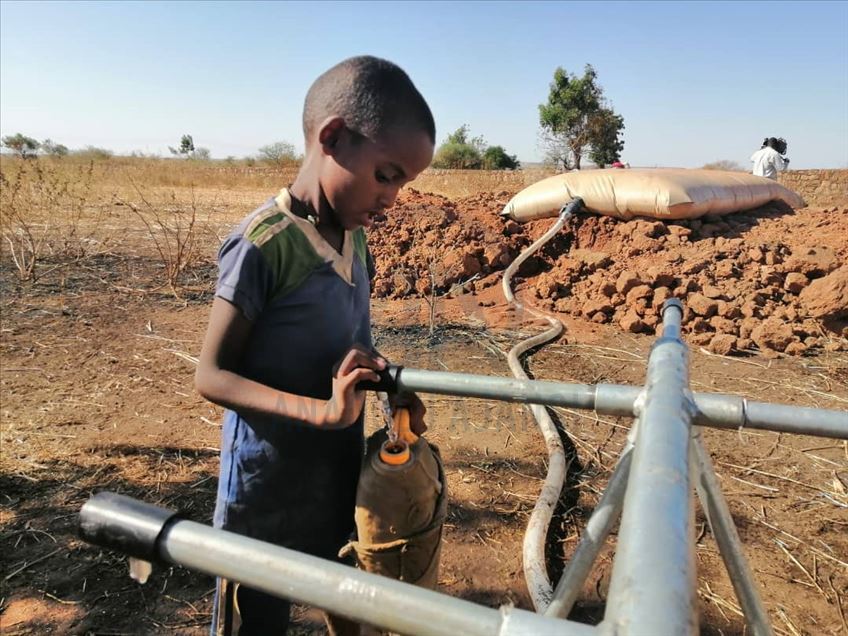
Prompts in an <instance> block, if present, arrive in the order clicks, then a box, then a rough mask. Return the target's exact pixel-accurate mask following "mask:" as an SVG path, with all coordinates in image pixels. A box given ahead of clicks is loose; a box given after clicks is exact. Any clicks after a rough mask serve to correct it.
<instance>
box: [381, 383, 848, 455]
mask: <svg viewBox="0 0 848 636" xmlns="http://www.w3.org/2000/svg"><path fill="white" fill-rule="evenodd" d="M397 387H398V389H399V390H401V391H411V392H415V393H435V394H439V395H454V396H459V397H470V398H482V399H487V400H499V401H502V402H516V403H520V404H544V405H546V406H563V407H567V408H578V409H587V410H592V411H595V412H596V413H598V414H600V415H618V416H625V417H634V416H638V412H637V409H636V405H637V400H638V398H639V395H640V394H641V393H642V389H641V388H640V387H634V386H630V385H627V384H571V383H567V382H551V381H547V380H517V379H515V378H509V377H497V376H488V375H476V374H472V373H451V372H448V371H428V370H424V369H412V368H407V367H403V368H401V369H400V370H399V372H398V375H397ZM693 399H694V403H695V412H694V413H693V423H695V424H697V425H699V426H711V427H714V428H730V429H741V428H753V429H760V430H768V431H777V432H783V433H797V434H799V435H814V436H818V437H833V438H836V439H848V412H846V411H837V410H835V409H822V408H811V407H804V406H791V405H788V404H771V403H767V402H754V401H751V400H748V399H747V398H744V397H741V396H738V395H727V394H721V393H694V394H693Z"/></svg>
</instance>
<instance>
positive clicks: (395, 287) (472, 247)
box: [368, 190, 529, 298]
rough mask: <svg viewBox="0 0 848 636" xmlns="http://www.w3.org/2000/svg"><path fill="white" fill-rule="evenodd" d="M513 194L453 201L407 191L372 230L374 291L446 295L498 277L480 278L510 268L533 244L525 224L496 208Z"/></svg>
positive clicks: (383, 294)
mask: <svg viewBox="0 0 848 636" xmlns="http://www.w3.org/2000/svg"><path fill="white" fill-rule="evenodd" d="M510 196H511V194H510V193H509V192H502V193H497V194H482V195H476V196H473V197H470V198H467V199H462V200H461V201H460V202H457V203H454V202H452V201H450V200H449V199H447V198H445V197H442V196H439V195H434V194H421V193H419V192H417V191H415V190H408V191H406V192H405V194H404V196H403V198H402V199H401V202H400V203H399V204H398V205H397V206H396V207H395V208H394V209H392V210H391V211H390V212H389V213H388V214H387V215H385V216H382V217H380V218H378V219H377V221H376V223H375V225H374V227H373V228H372V229H371V231H370V232H369V237H368V245H369V247H370V249H371V253H372V254H373V256H374V259H375V261H376V263H377V266H378V269H377V276H376V278H375V280H374V293H375V295H376V296H377V297H378V298H403V297H406V296H410V295H422V296H426V295H428V294H431V293H436V294H444V293H446V292H449V291H450V290H451V289H453V288H455V286H456V285H463V283H464V285H463V289H465V290H470V291H474V290H475V289H477V288H479V287H480V286H481V285H482V286H488V285H491V284H493V283H494V282H496V281H495V280H494V279H489V280H486V281H485V282H484V283H481V282H479V281H480V279H485V278H487V277H488V275H489V274H491V273H493V272H498V271H501V270H503V269H504V268H506V266H507V265H509V264H510V263H511V262H512V260H513V259H514V258H515V257H516V256H517V255H518V253H519V251H520V250H521V249H522V248H523V247H525V246H526V245H529V240H528V239H527V237H526V236H525V232H524V228H523V227H522V226H520V225H519V224H518V223H515V222H514V221H507V222H504V221H503V220H502V219H500V218H499V217H498V216H497V215H496V214H493V213H492V209H493V208H495V207H497V206H498V205H500V206H501V207H502V206H503V202H505V201H508V200H509V197H510Z"/></svg>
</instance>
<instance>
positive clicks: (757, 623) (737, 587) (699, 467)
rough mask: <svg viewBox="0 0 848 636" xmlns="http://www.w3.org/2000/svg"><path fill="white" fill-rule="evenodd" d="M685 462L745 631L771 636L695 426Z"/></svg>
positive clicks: (737, 536)
mask: <svg viewBox="0 0 848 636" xmlns="http://www.w3.org/2000/svg"><path fill="white" fill-rule="evenodd" d="M689 461H690V462H691V464H692V468H693V470H692V475H693V477H694V481H695V487H696V490H697V492H698V498H699V499H700V501H701V508H702V509H703V510H704V514H705V515H706V517H707V521H708V522H709V524H710V530H711V531H712V533H713V536H714V537H715V540H716V543H718V547H719V552H720V553H721V557H722V559H723V560H724V566H725V567H726V568H727V572H728V574H729V575H730V582H731V583H732V584H733V591H734V592H736V598H738V599H739V604H740V605H741V606H742V613H743V614H744V615H745V622H746V624H747V625H748V630H749V632H750V633H751V634H753V636H771V634H772V633H773V632H772V629H771V625H770V624H769V619H768V614H767V613H766V609H765V607H764V606H763V602H762V600H761V599H760V595H759V592H758V591H757V584H756V582H755V581H754V575H753V574H751V569H750V568H749V567H748V562H747V561H746V560H745V555H744V554H743V552H742V541H741V540H740V539H739V533H738V532H736V526H735V525H734V523H733V517H732V516H731V515H730V508H728V507H727V502H726V501H725V499H724V495H723V494H722V492H721V487H720V486H719V483H718V477H717V476H716V473H715V469H714V468H713V463H712V460H710V454H709V453H708V452H707V449H706V448H704V442H703V440H702V439H701V431H700V429H699V428H698V427H697V426H694V427H692V439H691V442H690V459H689Z"/></svg>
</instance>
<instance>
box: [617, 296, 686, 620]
mask: <svg viewBox="0 0 848 636" xmlns="http://www.w3.org/2000/svg"><path fill="white" fill-rule="evenodd" d="M682 315H683V307H682V305H681V304H680V301H679V300H677V299H671V300H669V301H667V302H666V304H665V306H664V308H663V335H662V337H661V338H660V339H659V340H657V342H656V343H655V344H654V346H653V349H652V350H651V355H650V357H649V358H648V378H647V380H648V381H647V385H646V393H645V403H644V408H643V409H642V411H641V413H640V415H639V423H638V431H637V434H636V442H635V449H634V451H633V465H632V466H631V467H630V476H629V480H628V485H627V493H626V495H625V497H624V511H623V514H622V519H621V527H620V530H619V535H618V537H619V538H618V550H617V552H616V555H615V560H614V562H613V570H612V579H611V581H610V591H609V599H608V601H607V611H606V615H605V617H604V623H603V628H604V630H605V631H606V632H607V633H611V634H616V635H635V634H675V635H681V636H682V635H684V634H694V633H696V632H697V621H696V604H695V557H694V546H693V543H694V541H693V536H692V526H693V524H692V490H691V487H690V483H689V436H690V425H691V421H692V416H693V415H694V412H695V405H694V403H693V402H692V399H691V396H690V394H689V370H688V351H687V349H686V345H685V344H683V342H682V341H681V340H680V337H679V336H680V321H681V318H682Z"/></svg>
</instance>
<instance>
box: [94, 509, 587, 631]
mask: <svg viewBox="0 0 848 636" xmlns="http://www.w3.org/2000/svg"><path fill="white" fill-rule="evenodd" d="M103 495H104V493H100V494H99V495H96V496H95V497H93V498H92V499H91V500H90V503H91V504H92V505H89V504H88V503H87V504H86V505H85V506H83V509H82V511H81V512H80V525H81V527H83V528H98V527H106V528H108V530H109V531H108V532H100V533H88V534H86V532H85V531H84V532H83V538H85V539H87V540H89V541H92V542H95V543H96V544H97V545H101V546H103V547H108V548H114V549H121V548H122V547H123V546H125V545H127V544H128V543H132V542H133V541H137V537H136V536H135V535H136V534H137V531H138V528H139V527H143V528H145V529H146V528H147V527H148V526H151V525H156V524H159V526H160V528H161V530H160V531H159V532H157V533H148V534H150V536H151V537H152V538H149V540H148V541H146V544H149V546H148V547H149V549H150V550H153V553H151V557H152V558H155V557H158V558H161V559H162V560H164V561H167V562H169V563H173V564H176V565H183V566H185V567H187V568H189V569H192V570H195V571H198V572H203V573H205V574H209V575H212V576H220V577H224V578H227V579H230V580H233V581H238V582H240V583H244V584H245V585H248V586H250V587H252V588H254V589H258V590H262V591H264V592H267V593H269V594H273V595H275V596H279V597H283V598H288V599H291V600H293V601H297V602H300V603H305V604H308V605H312V606H314V607H318V608H321V609H324V610H327V611H329V612H332V613H334V614H340V615H342V616H347V617H349V618H351V619H353V620H356V621H359V622H362V623H366V624H369V625H374V626H376V627H379V628H383V629H387V630H391V631H393V632H400V633H403V634H420V635H421V636H456V634H468V635H470V636H527V635H528V634H563V635H566V636H572V635H573V636H589V635H590V634H594V633H595V629H594V628H592V627H590V626H588V625H583V624H581V623H574V622H569V621H563V620H556V619H550V618H545V617H543V616H539V615H538V614H534V613H533V612H528V611H526V610H520V609H517V608H515V607H512V606H504V607H501V608H500V609H499V610H498V609H491V608H488V607H483V606H482V605H477V604H475V603H471V602H469V601H463V600H461V599H457V598H453V597H450V596H447V595H445V594H439V593H438V592H433V591H431V590H428V589H424V588H420V587H416V586H414V585H410V584H409V583H403V582H400V581H395V580H393V579H389V578H386V577H383V576H378V575H376V574H371V573H369V572H363V571H361V570H357V569H356V568H352V567H349V566H346V565H342V564H340V563H334V562H332V561H327V560H325V559H319V558H318V557H314V556H310V555H307V554H303V553H301V552H296V551H294V550H289V549H287V548H282V547H280V546H276V545H272V544H269V543H264V542H262V541H258V540H256V539H251V538H249V537H244V536H242V535H239V534H235V533H233V532H227V531H225V530H218V529H215V528H210V527H209V526H205V525H202V524H199V523H195V522H193V521H183V520H180V519H173V518H172V517H171V516H169V515H157V514H153V515H152V516H151V517H150V520H149V522H148V521H146V520H145V519H143V518H142V515H144V514H147V513H146V512H145V510H146V509H154V512H155V510H156V509H155V507H153V506H147V505H145V504H142V502H139V501H137V500H131V499H130V498H128V497H122V496H115V495H112V496H111V497H112V498H114V499H117V500H122V501H123V502H127V501H129V502H130V503H135V504H138V506H137V507H138V509H139V512H136V513H135V516H134V517H132V518H130V517H127V515H126V514H125V508H126V504H125V503H124V504H123V505H118V504H120V503H121V502H120V501H119V502H118V504H116V503H115V502H114V501H110V500H109V499H108V498H107V499H104V497H103ZM158 511H161V512H168V511H162V509H158Z"/></svg>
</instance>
